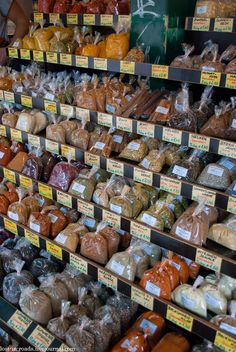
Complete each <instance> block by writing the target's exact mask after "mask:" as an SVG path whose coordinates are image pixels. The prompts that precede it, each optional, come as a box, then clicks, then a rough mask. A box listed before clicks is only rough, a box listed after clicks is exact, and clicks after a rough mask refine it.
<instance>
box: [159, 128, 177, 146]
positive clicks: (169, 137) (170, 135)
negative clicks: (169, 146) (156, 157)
mask: <svg viewBox="0 0 236 352" xmlns="http://www.w3.org/2000/svg"><path fill="white" fill-rule="evenodd" d="M162 139H163V141H166V142H170V143H174V144H181V141H182V131H178V130H175V129H173V128H168V127H163V136H162Z"/></svg>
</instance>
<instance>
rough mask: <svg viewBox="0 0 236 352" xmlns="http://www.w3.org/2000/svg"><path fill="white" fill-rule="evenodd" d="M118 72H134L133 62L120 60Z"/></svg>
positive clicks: (131, 73) (132, 73)
mask: <svg viewBox="0 0 236 352" xmlns="http://www.w3.org/2000/svg"><path fill="white" fill-rule="evenodd" d="M120 72H121V73H126V74H130V75H134V73H135V62H131V61H121V62H120Z"/></svg>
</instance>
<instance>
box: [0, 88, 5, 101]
mask: <svg viewBox="0 0 236 352" xmlns="http://www.w3.org/2000/svg"><path fill="white" fill-rule="evenodd" d="M0 100H4V92H3V90H0Z"/></svg>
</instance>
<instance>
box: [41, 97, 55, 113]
mask: <svg viewBox="0 0 236 352" xmlns="http://www.w3.org/2000/svg"><path fill="white" fill-rule="evenodd" d="M44 110H45V111H46V112H52V113H54V114H57V103H56V102H55V101H50V100H44Z"/></svg>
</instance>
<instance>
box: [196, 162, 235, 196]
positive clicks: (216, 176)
mask: <svg viewBox="0 0 236 352" xmlns="http://www.w3.org/2000/svg"><path fill="white" fill-rule="evenodd" d="M197 183H199V184H200V185H203V186H205V187H210V188H214V189H219V190H222V191H225V190H226V189H227V188H228V187H229V186H230V184H231V177H230V173H229V170H228V169H227V168H226V167H224V166H222V165H220V164H209V165H207V166H206V167H205V169H204V170H203V171H202V173H201V174H200V176H199V177H198V179H197Z"/></svg>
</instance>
